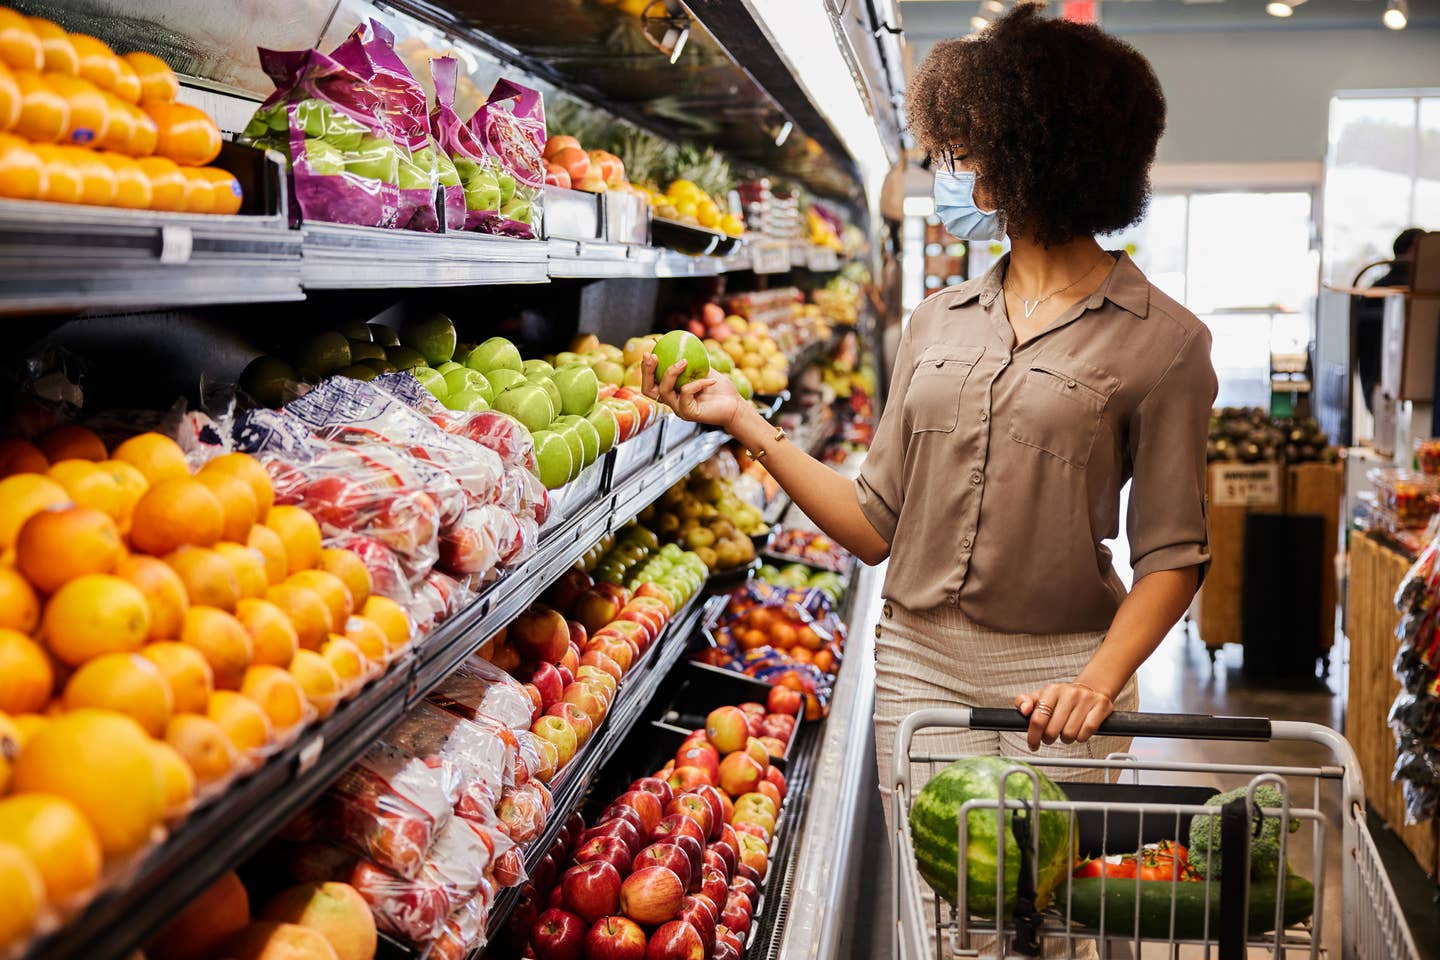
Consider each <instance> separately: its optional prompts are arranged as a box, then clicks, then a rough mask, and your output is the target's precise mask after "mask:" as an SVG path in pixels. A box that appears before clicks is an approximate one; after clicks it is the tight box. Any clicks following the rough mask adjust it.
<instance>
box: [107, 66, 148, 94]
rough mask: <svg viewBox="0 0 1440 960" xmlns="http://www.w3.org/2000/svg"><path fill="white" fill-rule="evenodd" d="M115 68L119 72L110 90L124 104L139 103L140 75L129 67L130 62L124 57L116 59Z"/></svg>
mask: <svg viewBox="0 0 1440 960" xmlns="http://www.w3.org/2000/svg"><path fill="white" fill-rule="evenodd" d="M115 66H116V68H118V69H119V71H120V72H119V73H118V74H116V76H115V86H114V87H112V88H111V89H112V91H113V92H114V94H115V96H117V97H119V98H120V99H121V100H124V101H125V102H126V103H139V102H140V91H141V89H142V88H141V85H140V74H138V73H136V72H135V68H134V67H133V66H131V64H130V61H129V60H126V59H125V58H124V57H119V58H117V59H116V61H115Z"/></svg>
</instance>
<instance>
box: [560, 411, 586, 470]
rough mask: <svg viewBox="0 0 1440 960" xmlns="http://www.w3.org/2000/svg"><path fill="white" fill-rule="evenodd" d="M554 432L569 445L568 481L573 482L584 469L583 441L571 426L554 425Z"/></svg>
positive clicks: (578, 432)
mask: <svg viewBox="0 0 1440 960" xmlns="http://www.w3.org/2000/svg"><path fill="white" fill-rule="evenodd" d="M554 432H555V433H558V434H559V435H560V436H561V437H562V438H564V440H565V442H566V443H567V444H569V445H570V479H571V480H574V479H575V478H576V477H578V476H580V471H582V470H584V469H585V467H586V463H585V440H584V439H583V438H582V437H581V436H580V431H579V430H577V429H575V427H573V426H564V425H556V426H555V428H554Z"/></svg>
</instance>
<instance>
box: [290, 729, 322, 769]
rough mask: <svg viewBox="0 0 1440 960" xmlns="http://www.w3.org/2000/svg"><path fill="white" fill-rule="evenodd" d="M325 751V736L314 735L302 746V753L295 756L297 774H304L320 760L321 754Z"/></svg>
mask: <svg viewBox="0 0 1440 960" xmlns="http://www.w3.org/2000/svg"><path fill="white" fill-rule="evenodd" d="M324 752H325V738H324V737H314V738H312V739H311V740H310V742H309V743H307V744H305V746H303V747H301V748H300V753H299V754H298V755H297V756H296V758H295V776H297V777H300V776H304V774H305V773H306V771H308V770H309V769H310V768H311V767H313V766H315V764H317V763H319V762H320V754H322V753H324Z"/></svg>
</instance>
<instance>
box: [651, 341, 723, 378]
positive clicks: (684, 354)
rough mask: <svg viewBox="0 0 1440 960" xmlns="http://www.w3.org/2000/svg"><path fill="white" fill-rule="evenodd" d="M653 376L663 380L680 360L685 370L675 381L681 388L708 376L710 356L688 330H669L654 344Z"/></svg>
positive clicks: (703, 345)
mask: <svg viewBox="0 0 1440 960" xmlns="http://www.w3.org/2000/svg"><path fill="white" fill-rule="evenodd" d="M652 352H653V353H654V354H655V375H656V376H657V377H659V378H661V379H663V378H664V377H665V375H666V373H668V372H669V370H670V368H671V367H673V366H675V364H677V363H679V362H680V361H681V360H684V361H685V369H684V370H683V371H681V373H680V376H679V377H678V378H677V379H676V381H675V386H677V387H683V386H685V384H687V383H690V382H692V381H694V380H701V379H704V378H705V377H708V376H710V354H709V352H708V351H707V350H706V349H705V344H703V343H701V342H700V338H699V337H697V336H695V334H693V333H691V332H690V331H689V330H671V331H670V332H669V333H667V334H665V336H663V337H661V338H660V339H659V340H658V341H656V343H655V349H654V350H653V351H652Z"/></svg>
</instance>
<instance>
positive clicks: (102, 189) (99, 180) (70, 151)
mask: <svg viewBox="0 0 1440 960" xmlns="http://www.w3.org/2000/svg"><path fill="white" fill-rule="evenodd" d="M57 149H58V150H60V151H61V153H62V154H63V155H64V156H66V157H68V158H69V160H70V164H71V166H73V167H74V168H75V169H76V170H78V171H79V172H80V202H81V203H88V204H91V205H92V206H97V207H108V206H110V205H111V204H113V203H114V202H115V194H116V192H118V190H119V185H118V184H117V183H116V180H115V171H114V170H111V169H110V166H109V165H108V164H107V163H105V161H103V160H101V159H100V158H99V157H97V156H96V155H95V154H94V153H93V152H91V151H89V150H86V149H83V148H81V147H72V146H60V147H58V148H57Z"/></svg>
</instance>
